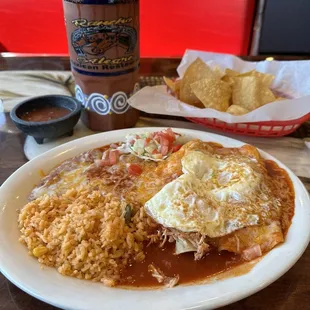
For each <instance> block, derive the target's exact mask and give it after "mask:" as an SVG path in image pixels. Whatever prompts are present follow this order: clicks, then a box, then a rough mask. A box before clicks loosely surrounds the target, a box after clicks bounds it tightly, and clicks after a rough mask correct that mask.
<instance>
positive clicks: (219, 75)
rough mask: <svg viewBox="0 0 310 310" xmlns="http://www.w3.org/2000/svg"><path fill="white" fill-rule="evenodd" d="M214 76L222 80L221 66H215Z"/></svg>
mask: <svg viewBox="0 0 310 310" xmlns="http://www.w3.org/2000/svg"><path fill="white" fill-rule="evenodd" d="M212 70H213V72H214V75H215V76H216V77H217V78H218V79H221V78H222V77H223V75H224V74H223V72H222V69H221V67H220V66H215V67H213V68H212Z"/></svg>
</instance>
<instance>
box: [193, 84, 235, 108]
mask: <svg viewBox="0 0 310 310" xmlns="http://www.w3.org/2000/svg"><path fill="white" fill-rule="evenodd" d="M191 88H192V91H193V93H194V94H195V95H196V96H197V98H199V99H200V101H201V102H202V103H203V105H204V106H205V107H206V108H212V109H215V110H218V111H226V110H227V109H228V107H229V100H230V97H231V87H230V86H229V84H227V83H225V82H223V81H221V80H218V79H214V78H213V79H210V78H209V79H208V78H207V79H203V80H200V81H197V82H195V83H192V84H191Z"/></svg>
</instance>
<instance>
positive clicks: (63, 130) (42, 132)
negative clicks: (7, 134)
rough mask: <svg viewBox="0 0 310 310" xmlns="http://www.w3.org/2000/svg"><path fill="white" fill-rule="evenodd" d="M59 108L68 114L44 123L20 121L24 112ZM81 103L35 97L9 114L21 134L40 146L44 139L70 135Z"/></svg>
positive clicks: (63, 99)
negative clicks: (43, 108) (65, 110)
mask: <svg viewBox="0 0 310 310" xmlns="http://www.w3.org/2000/svg"><path fill="white" fill-rule="evenodd" d="M51 106H54V107H55V106H56V107H61V108H65V109H67V110H69V111H70V112H69V113H68V114H66V115H65V116H62V117H59V118H57V119H52V120H48V121H44V122H32V121H25V120H22V119H21V118H20V117H21V115H23V114H24V113H26V112H29V111H32V110H33V109H35V108H42V107H51ZM80 114H81V103H80V102H79V101H78V100H76V99H75V98H73V97H69V96H62V95H49V96H41V97H35V98H32V99H29V100H26V101H24V102H22V103H20V104H18V105H16V106H15V107H14V108H13V109H12V110H11V113H10V116H11V119H12V121H13V122H14V124H15V125H16V127H17V128H19V129H20V130H21V131H22V132H24V133H25V134H27V135H29V136H32V137H34V139H35V140H36V141H37V143H39V144H42V143H43V140H44V138H50V139H51V138H57V137H60V136H63V135H72V133H73V127H74V126H75V125H76V123H77V122H78V120H79V117H80Z"/></svg>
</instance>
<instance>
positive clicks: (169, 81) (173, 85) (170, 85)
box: [163, 76, 175, 93]
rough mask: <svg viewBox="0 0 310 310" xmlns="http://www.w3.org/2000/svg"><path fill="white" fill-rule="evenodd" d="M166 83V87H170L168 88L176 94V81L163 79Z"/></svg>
mask: <svg viewBox="0 0 310 310" xmlns="http://www.w3.org/2000/svg"><path fill="white" fill-rule="evenodd" d="M163 79H164V82H165V83H166V85H167V86H168V88H169V89H170V90H171V91H172V92H174V93H175V81H173V80H171V79H169V78H167V77H165V76H164V77H163Z"/></svg>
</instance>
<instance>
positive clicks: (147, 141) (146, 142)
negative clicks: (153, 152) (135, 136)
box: [144, 138, 152, 146]
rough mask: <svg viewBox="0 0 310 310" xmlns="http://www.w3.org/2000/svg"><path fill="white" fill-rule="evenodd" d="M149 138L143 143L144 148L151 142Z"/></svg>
mask: <svg viewBox="0 0 310 310" xmlns="http://www.w3.org/2000/svg"><path fill="white" fill-rule="evenodd" d="M151 140H152V139H151V138H146V139H145V142H144V146H147V145H148V144H149V143H150V142H151Z"/></svg>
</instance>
